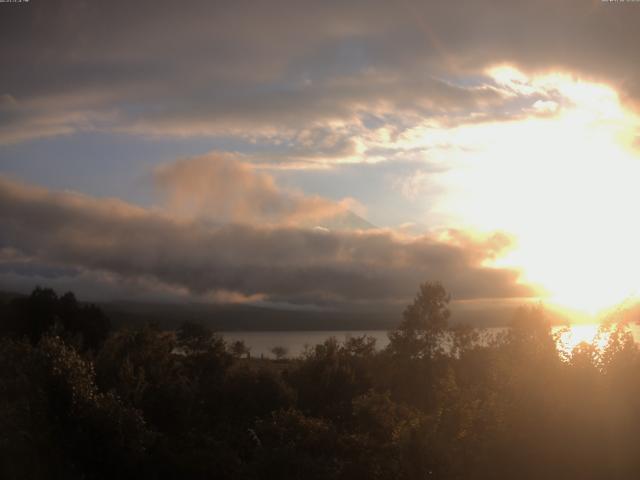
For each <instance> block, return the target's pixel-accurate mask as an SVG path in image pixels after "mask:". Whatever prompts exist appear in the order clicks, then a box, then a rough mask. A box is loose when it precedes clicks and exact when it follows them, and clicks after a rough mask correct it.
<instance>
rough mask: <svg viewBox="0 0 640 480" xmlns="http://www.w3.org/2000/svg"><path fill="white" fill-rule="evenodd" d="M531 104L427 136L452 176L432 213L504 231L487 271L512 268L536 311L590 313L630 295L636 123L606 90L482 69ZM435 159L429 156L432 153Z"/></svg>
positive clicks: (634, 258)
mask: <svg viewBox="0 0 640 480" xmlns="http://www.w3.org/2000/svg"><path fill="white" fill-rule="evenodd" d="M488 74H489V75H491V76H492V78H493V79H494V80H495V82H496V84H498V85H499V86H500V87H501V88H502V89H503V95H507V96H509V95H513V96H514V97H517V98H519V99H520V98H522V99H523V100H522V101H525V100H526V101H529V100H530V101H531V104H530V105H529V106H525V107H523V109H522V111H524V112H525V115H520V116H518V117H517V118H514V119H512V120H509V121H494V122H487V123H482V124H474V125H464V126H460V127H457V128H453V129H440V130H434V129H431V130H428V129H427V130H426V131H424V132H423V136H422V138H423V139H424V142H427V143H428V142H432V141H433V138H437V139H438V142H441V143H440V144H443V143H444V144H446V145H448V148H447V150H446V151H442V152H441V153H440V155H443V156H445V155H446V158H447V161H449V162H453V164H454V165H455V166H454V167H453V168H451V169H449V170H447V171H446V172H445V173H443V174H442V175H441V178H440V180H441V181H442V183H443V184H444V186H445V188H446V191H447V192H449V193H448V194H447V195H446V198H445V199H444V200H443V202H442V203H441V204H440V205H439V210H440V212H441V213H442V214H444V215H447V216H448V217H449V218H451V219H453V221H455V223H456V224H458V225H464V226H466V227H467V228H470V229H478V230H494V229H499V230H504V231H505V232H509V233H511V234H513V235H514V236H515V238H516V239H517V245H516V247H515V248H513V249H512V251H510V252H509V253H508V254H507V255H506V256H505V257H503V258H501V259H499V260H498V261H497V262H496V265H500V266H512V267H516V268H520V269H521V270H522V272H523V278H522V280H523V281H525V282H528V283H533V284H535V285H539V286H540V287H541V288H542V290H544V291H545V292H546V295H545V298H546V301H549V302H551V303H555V304H556V305H560V306H562V305H564V306H566V307H571V308H573V309H577V310H580V311H582V312H585V313H588V314H590V315H595V314H596V313H597V312H599V311H600V310H602V309H604V308H606V307H610V306H612V305H614V304H616V303H618V302H621V301H623V300H625V299H629V298H630V297H634V296H635V295H636V292H637V291H638V288H639V287H640V255H638V254H637V248H638V245H640V228H639V227H638V225H637V221H636V206H637V205H640V188H638V183H637V182H638V179H640V156H639V155H638V153H637V152H635V151H634V148H633V142H634V141H635V138H636V132H637V127H638V118H637V117H636V116H635V115H634V114H632V113H631V112H629V111H627V110H625V109H624V108H623V106H622V105H621V103H620V101H619V98H618V95H617V93H616V92H615V90H614V89H612V88H611V87H609V86H606V85H602V84H595V83H589V82H582V81H579V80H575V79H573V78H572V77H570V76H569V75H564V74H550V75H544V76H540V77H531V78H530V77H527V76H526V75H525V74H523V73H522V72H519V71H518V70H516V69H514V68H511V67H499V68H497V69H492V70H489V72H488ZM437 154H438V153H437V152H436V155H437Z"/></svg>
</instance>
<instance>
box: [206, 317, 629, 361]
mask: <svg viewBox="0 0 640 480" xmlns="http://www.w3.org/2000/svg"><path fill="white" fill-rule="evenodd" d="M598 327H599V325H597V324H576V325H571V326H570V327H569V328H568V329H567V331H566V332H564V333H562V334H561V335H560V340H559V342H558V348H559V349H560V350H562V351H564V352H570V351H571V350H572V349H573V348H574V347H575V346H576V345H578V344H579V343H581V342H587V343H594V342H595V344H596V345H597V346H598V347H600V348H601V347H603V346H604V345H605V344H606V342H607V338H608V336H607V335H606V334H604V335H602V336H600V337H598ZM561 328H563V327H554V330H556V331H557V330H559V329H561ZM629 328H630V329H631V333H632V334H633V337H634V339H635V340H636V342H640V326H639V325H635V324H634V325H631V326H630V327H629ZM485 330H486V331H490V332H494V333H499V332H500V331H504V328H501V327H496V328H487V329H485ZM219 333H220V334H221V335H223V336H224V338H225V340H227V341H228V342H233V341H235V340H243V341H244V342H245V344H246V345H247V346H248V347H249V348H250V349H251V355H252V356H253V357H260V356H264V357H270V358H271V357H273V354H272V353H271V349H272V348H273V347H276V346H280V347H284V348H286V349H287V356H288V357H297V356H299V355H300V354H301V353H303V352H304V350H305V348H306V347H307V346H313V345H317V344H319V343H322V342H324V341H325V340H327V339H328V338H330V337H335V338H336V339H337V340H339V341H344V340H345V339H346V338H348V337H349V336H352V337H354V336H362V335H368V336H370V337H373V338H375V339H376V346H377V348H378V349H383V348H385V347H386V346H387V345H388V344H389V337H388V336H387V331H386V330H353V331H345V330H317V331H283V332H219Z"/></svg>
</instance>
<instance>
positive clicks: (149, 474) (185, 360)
mask: <svg viewBox="0 0 640 480" xmlns="http://www.w3.org/2000/svg"><path fill="white" fill-rule="evenodd" d="M448 301H449V296H448V295H447V293H446V291H445V290H444V288H443V287H442V286H441V285H439V284H437V283H436V284H431V283H427V284H424V285H422V286H421V287H420V290H419V292H418V295H417V296H416V299H415V301H414V302H413V303H412V304H411V305H410V306H409V307H407V309H406V311H405V314H404V319H403V322H402V323H401V324H400V326H399V328H398V329H397V330H396V331H394V332H391V333H390V340H391V342H390V345H389V347H388V348H387V349H385V350H383V351H378V350H376V348H375V342H374V340H373V339H371V338H367V337H354V338H350V339H348V340H346V341H345V342H342V343H340V342H337V341H336V340H335V339H330V340H327V341H326V342H324V343H323V344H321V345H316V346H315V347H313V348H310V349H309V350H308V351H307V352H306V353H305V355H303V356H302V357H301V358H295V359H291V358H282V359H280V360H278V361H273V360H264V359H251V358H250V357H249V355H248V350H247V348H246V346H245V345H242V344H238V345H231V346H228V345H226V343H225V342H224V339H222V338H221V337H219V336H216V335H215V334H214V333H213V332H211V331H210V330H209V329H207V328H206V327H204V326H202V325H200V324H196V323H185V324H184V325H183V326H182V327H181V328H180V329H179V330H178V331H177V332H175V333H173V332H166V331H162V330H160V329H158V328H155V327H153V326H144V327H141V328H135V329H123V330H118V331H116V332H112V333H110V334H109V335H108V336H107V332H108V325H109V324H108V321H107V320H106V319H105V318H104V316H103V315H102V314H101V312H100V311H99V310H98V309H96V308H95V307H91V306H86V305H82V304H79V303H78V302H77V301H76V299H75V297H74V296H73V294H66V295H64V296H62V297H58V296H57V295H56V294H55V293H54V292H53V291H51V290H45V289H36V290H35V291H34V292H33V294H32V295H31V296H29V297H27V298H23V299H19V300H14V301H13V302H12V303H11V304H10V305H9V306H8V307H5V308H4V309H3V310H2V315H3V317H2V322H1V323H0V326H1V327H2V332H3V333H2V335H3V337H2V339H0V478H3V479H5V478H6V479H71V480H74V479H78V480H79V479H114V478H123V479H127V478H145V479H176V478H180V479H187V480H189V479H210V478H217V479H248V480H251V479H265V480H266V479H276V478H277V479H305V480H312V479H381V480H382V479H400V480H414V479H416V480H417V479H425V478H437V479H514V478H518V479H540V478H554V479H555V478H559V479H564V480H566V479H632V478H637V477H638V476H640V455H639V453H640V452H639V451H638V444H639V442H638V441H639V440H640V351H639V350H638V347H637V345H636V344H635V342H634V341H633V338H632V337H631V334H630V333H629V331H628V329H626V328H625V326H624V325H616V326H609V327H603V331H602V338H603V339H606V346H605V347H604V348H596V347H593V346H591V345H587V344H581V345H579V346H578V347H576V349H575V350H574V351H573V352H572V353H571V354H563V353H561V352H560V351H559V350H558V349H557V346H556V345H557V342H556V340H557V339H556V338H555V337H554V335H553V334H552V331H551V329H550V326H549V324H548V323H547V322H546V321H545V317H544V311H543V310H542V309H540V308H525V309H521V310H519V311H517V312H516V314H515V317H514V320H513V324H512V327H511V328H509V329H506V330H505V331H504V332H503V333H501V334H498V335H494V336H491V337H487V336H484V335H483V334H482V332H480V331H477V330H473V329H469V328H466V329H465V328H455V329H454V328H451V327H450V326H449V325H448V318H449V311H448V308H447V304H448Z"/></svg>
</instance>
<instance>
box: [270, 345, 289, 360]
mask: <svg viewBox="0 0 640 480" xmlns="http://www.w3.org/2000/svg"><path fill="white" fill-rule="evenodd" d="M271 353H273V355H274V356H275V357H276V360H282V359H283V358H284V357H286V356H287V353H289V350H288V349H287V348H285V347H283V346H280V345H277V346H275V347H273V348H272V349H271Z"/></svg>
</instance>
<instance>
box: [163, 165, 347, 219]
mask: <svg viewBox="0 0 640 480" xmlns="http://www.w3.org/2000/svg"><path fill="white" fill-rule="evenodd" d="M154 179H155V182H156V185H157V187H159V191H160V194H161V195H162V196H163V197H164V200H165V202H166V203H165V208H167V209H168V210H169V211H171V212H173V213H174V214H176V215H179V216H180V217H183V218H184V217H188V218H192V219H195V218H197V219H201V220H203V219H204V220H211V221H215V222H218V223H230V222H232V223H250V224H255V223H260V224H263V225H275V224H280V225H282V224H288V225H301V224H312V225H313V224H317V223H322V222H323V221H324V220H327V219H329V218H331V217H335V216H336V215H339V214H342V213H344V212H345V211H346V205H348V204H349V202H352V199H345V201H344V202H343V203H337V202H332V201H330V200H327V199H325V198H322V197H318V196H310V195H304V194H303V193H302V192H299V191H294V190H286V189H283V188H281V187H279V186H278V185H277V184H276V182H275V180H274V179H273V177H272V176H271V175H269V174H268V173H265V172H260V171H257V170H256V168H255V167H254V166H252V165H251V164H249V163H245V162H243V161H242V157H241V156H239V155H232V154H228V153H227V154H224V153H212V154H209V155H206V156H202V157H195V158H186V159H182V160H178V161H176V162H173V163H170V164H165V165H161V166H160V167H158V168H157V169H156V170H155V172H154Z"/></svg>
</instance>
